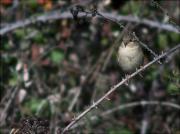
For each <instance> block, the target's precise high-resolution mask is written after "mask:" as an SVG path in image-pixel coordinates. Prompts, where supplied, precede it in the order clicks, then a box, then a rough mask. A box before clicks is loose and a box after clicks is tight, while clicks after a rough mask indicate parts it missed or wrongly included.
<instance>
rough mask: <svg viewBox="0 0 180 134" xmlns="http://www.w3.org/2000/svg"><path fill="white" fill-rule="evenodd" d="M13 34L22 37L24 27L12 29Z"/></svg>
mask: <svg viewBox="0 0 180 134" xmlns="http://www.w3.org/2000/svg"><path fill="white" fill-rule="evenodd" d="M14 33H15V35H16V36H17V37H18V38H23V37H24V36H25V35H26V34H25V30H24V29H22V28H21V29H16V30H15V31H14Z"/></svg>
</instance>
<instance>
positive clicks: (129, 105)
mask: <svg viewBox="0 0 180 134" xmlns="http://www.w3.org/2000/svg"><path fill="white" fill-rule="evenodd" d="M139 105H141V106H147V105H159V106H167V107H172V108H174V109H177V110H180V105H178V104H175V103H172V102H166V101H162V102H161V101H137V102H130V103H126V104H121V105H119V106H117V107H115V108H112V109H110V110H107V111H105V112H103V113H101V114H100V115H99V116H100V117H106V116H107V115H109V114H111V113H114V112H116V111H118V110H122V109H126V108H131V107H136V106H139ZM89 119H90V121H94V120H97V119H98V116H96V115H94V116H91V117H90V118H89ZM84 124H85V122H84V121H81V122H79V123H77V124H75V125H74V126H72V127H71V128H70V130H71V129H75V128H77V127H79V126H82V125H84Z"/></svg>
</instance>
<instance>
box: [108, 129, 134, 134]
mask: <svg viewBox="0 0 180 134" xmlns="http://www.w3.org/2000/svg"><path fill="white" fill-rule="evenodd" d="M109 134H132V132H131V131H130V130H128V129H126V128H112V129H111V130H109Z"/></svg>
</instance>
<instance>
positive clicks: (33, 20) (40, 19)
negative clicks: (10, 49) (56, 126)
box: [0, 10, 180, 35]
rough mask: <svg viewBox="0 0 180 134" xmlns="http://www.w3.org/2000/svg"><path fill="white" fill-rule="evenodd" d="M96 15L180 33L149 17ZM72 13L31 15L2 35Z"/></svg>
mask: <svg viewBox="0 0 180 134" xmlns="http://www.w3.org/2000/svg"><path fill="white" fill-rule="evenodd" d="M78 17H79V18H82V17H88V18H91V17H92V14H90V13H88V14H87V13H86V12H79V13H78ZM94 17H98V18H102V19H108V20H111V21H112V20H116V21H118V22H120V21H125V22H134V23H139V24H145V25H148V26H150V27H154V28H159V29H162V30H167V31H171V32H175V33H180V29H178V28H177V27H175V26H173V25H171V24H164V23H161V22H157V21H152V20H148V19H140V18H138V17H137V16H123V15H117V14H112V13H106V12H98V14H97V15H96V16H94ZM72 18H73V17H72V14H71V13H70V12H63V13H62V12H60V11H58V10H57V11H54V12H51V13H45V14H44V15H41V16H38V17H30V18H28V19H25V20H20V21H17V22H13V23H10V24H6V26H4V27H2V28H1V29H0V35H4V34H6V33H8V32H11V31H13V30H15V29H17V28H22V27H25V26H28V25H30V24H35V23H37V22H47V21H49V20H51V21H52V20H58V19H72Z"/></svg>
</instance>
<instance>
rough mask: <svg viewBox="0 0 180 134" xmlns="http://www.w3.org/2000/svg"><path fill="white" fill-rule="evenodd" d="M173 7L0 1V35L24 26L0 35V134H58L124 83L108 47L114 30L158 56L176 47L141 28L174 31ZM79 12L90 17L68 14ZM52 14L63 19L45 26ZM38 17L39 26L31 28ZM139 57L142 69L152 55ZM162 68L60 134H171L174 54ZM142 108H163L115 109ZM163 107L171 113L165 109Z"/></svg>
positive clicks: (175, 123)
mask: <svg viewBox="0 0 180 134" xmlns="http://www.w3.org/2000/svg"><path fill="white" fill-rule="evenodd" d="M76 5H81V6H79V8H77V6H76ZM179 5H180V3H179V1H178V0H177V1H175V0H171V1H158V2H155V1H146V0H144V1H118V0H103V1H94V0H87V1H85V0H71V1H63V0H0V14H1V30H3V28H5V27H6V28H7V27H9V28H10V25H8V24H12V25H15V24H16V22H18V21H23V20H26V19H28V20H30V24H28V25H24V26H23V25H22V26H20V27H18V28H14V29H12V30H10V31H8V32H6V33H3V34H1V39H0V40H1V50H0V53H1V70H0V77H1V83H0V88H1V90H0V98H1V99H0V101H1V102H0V126H1V129H0V133H2V134H5V133H9V132H10V131H11V129H12V128H14V129H16V130H17V129H20V130H21V131H22V132H24V131H34V130H33V129H32V126H33V125H35V124H36V125H37V126H43V127H44V128H41V130H37V131H38V132H37V133H56V132H58V133H60V131H61V130H62V129H63V128H65V126H67V125H68V124H69V123H70V122H71V121H72V119H73V118H74V117H76V116H77V115H79V114H80V113H81V112H83V111H84V110H85V109H87V107H88V106H90V105H92V104H93V102H95V101H96V100H97V99H98V98H100V97H101V96H103V95H104V94H105V93H106V92H107V91H108V90H109V89H110V87H112V86H113V85H115V84H117V83H118V82H119V81H121V80H122V78H123V77H124V75H125V74H124V72H123V71H122V70H121V69H120V67H119V66H118V63H117V60H116V53H117V49H116V48H115V49H114V46H115V45H114V42H115V40H117V38H118V37H119V36H120V35H121V33H123V32H122V31H123V29H124V28H122V27H120V26H124V27H125V26H126V25H127V24H130V25H132V26H134V29H133V30H134V32H135V33H136V35H137V37H138V38H139V39H140V40H141V41H142V42H143V43H144V44H146V45H147V46H148V47H149V48H150V49H151V50H153V51H154V52H155V53H156V54H161V52H162V51H166V50H168V49H170V48H172V47H173V46H176V45H177V44H178V43H180V37H179V33H178V32H175V31H172V30H167V29H163V28H161V27H153V26H151V25H148V24H144V23H141V21H142V20H143V19H147V20H152V21H153V22H157V23H160V25H161V24H167V25H171V26H173V27H175V28H177V29H179V23H180V18H179V16H180V8H179ZM72 9H73V10H72ZM70 10H71V12H70ZM84 10H85V11H88V12H90V14H89V16H88V17H86V16H84V17H76V14H74V13H76V12H77V13H78V14H79V13H85V11H84ZM72 11H73V12H72ZM95 11H98V12H104V13H109V14H110V15H112V16H113V15H114V14H116V15H117V16H130V18H131V17H132V18H133V17H137V18H139V20H140V22H132V21H129V20H126V21H120V23H121V25H118V24H117V23H114V21H110V20H109V19H106V18H103V19H99V18H98V15H97V14H96V13H97V12H95ZM56 13H58V14H57V16H59V15H61V14H63V13H67V16H65V17H62V18H61V17H59V18H57V19H53V18H52V19H47V18H48V17H47V16H51V17H52V16H53V15H55V14H56ZM71 13H72V14H71ZM93 14H94V15H93ZM43 15H45V17H44V18H46V19H45V21H36V20H37V17H39V16H43ZM46 15H47V16H46ZM68 15H69V16H68ZM73 15H74V18H73ZM119 45H120V43H119ZM143 51H144V54H145V60H144V65H145V64H146V63H148V62H149V61H151V60H153V58H154V56H153V55H152V54H151V53H150V52H149V51H147V50H146V49H143ZM109 55H110V58H109V59H108V56H109ZM162 63H163V64H161V65H160V64H158V63H157V64H154V65H152V66H151V67H149V68H148V69H147V70H145V71H144V72H143V73H142V74H141V75H142V76H136V77H134V78H133V79H131V80H130V82H129V84H128V86H126V85H123V86H121V87H120V88H119V89H118V90H117V91H116V92H114V93H112V94H111V95H110V96H109V97H108V100H106V101H103V102H102V103H101V104H100V105H99V106H98V108H97V109H95V110H93V111H91V112H90V113H88V114H87V115H86V116H85V118H83V119H82V120H80V122H78V123H77V124H76V127H75V128H73V130H71V131H70V132H68V133H83V134H90V133H92V134H95V133H97V134H105V133H106V134H139V133H141V134H145V133H147V134H179V133H180V116H179V112H180V108H179V105H180V97H179V95H180V70H179V68H180V56H179V51H176V52H175V53H173V54H171V55H170V56H168V57H167V58H166V59H163V60H162ZM142 101H147V102H150V101H157V102H169V103H170V105H161V104H160V103H157V104H155V105H149V104H147V105H142V104H141V103H137V104H138V105H136V106H132V107H122V108H121V109H118V107H119V106H122V105H123V106H124V105H126V104H129V103H132V102H142ZM169 103H168V104H169ZM171 103H172V104H176V106H177V107H176V108H173V107H171ZM35 121H36V123H35ZM41 121H42V122H44V124H41V123H40V122H41ZM32 122H33V123H32ZM28 123H29V124H30V125H29V126H28V125H27V124H28ZM79 123H80V124H79ZM36 129H37V128H36ZM20 130H17V131H20ZM13 131H14V130H13Z"/></svg>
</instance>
